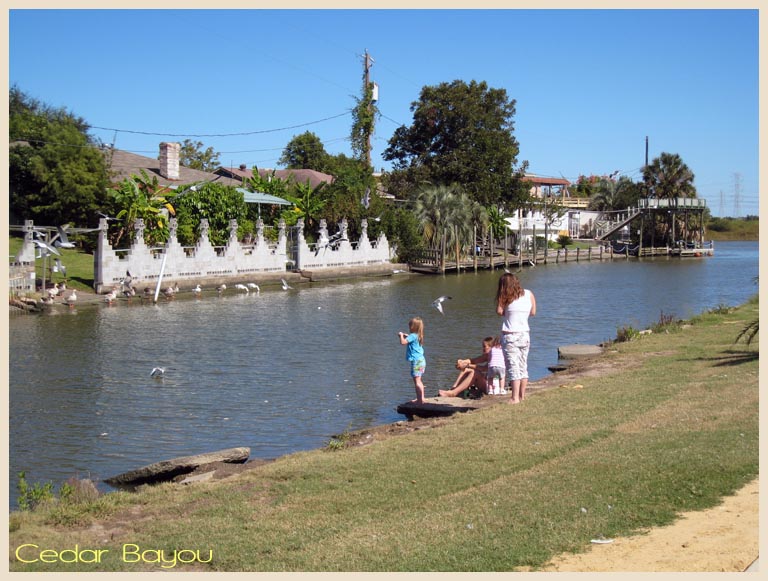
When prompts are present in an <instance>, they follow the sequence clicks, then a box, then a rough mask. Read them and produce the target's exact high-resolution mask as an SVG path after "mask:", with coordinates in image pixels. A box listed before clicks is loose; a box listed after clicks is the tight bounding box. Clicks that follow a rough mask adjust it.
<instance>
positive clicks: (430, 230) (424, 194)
mask: <svg viewBox="0 0 768 581" xmlns="http://www.w3.org/2000/svg"><path fill="white" fill-rule="evenodd" d="M414 214H415V215H416V218H417V219H418V221H419V224H420V226H421V230H422V235H423V237H424V241H425V242H426V244H427V245H429V246H430V247H432V248H433V249H439V250H440V251H441V256H442V260H443V262H442V264H441V269H442V270H445V252H444V248H445V246H447V245H450V246H452V247H453V250H454V255H455V258H456V266H457V269H458V267H459V264H460V260H461V248H462V246H464V245H466V244H469V243H470V242H471V243H473V244H474V227H475V226H480V227H484V226H485V224H486V223H487V215H486V212H485V209H484V208H483V207H482V206H481V205H480V204H478V203H477V202H475V201H473V200H472V199H470V197H469V196H468V195H467V194H466V193H464V192H463V191H462V190H461V187H460V186H458V185H456V184H452V185H450V186H446V185H439V186H433V185H429V186H426V187H423V188H422V189H421V190H419V192H418V193H417V195H416V201H415V204H414Z"/></svg>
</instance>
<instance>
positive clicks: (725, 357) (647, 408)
mask: <svg viewBox="0 0 768 581" xmlns="http://www.w3.org/2000/svg"><path fill="white" fill-rule="evenodd" d="M757 312H758V304H757V302H756V299H755V300H754V301H751V302H749V303H747V304H746V305H743V306H742V307H739V308H737V309H730V310H725V309H718V310H717V312H710V313H703V314H702V315H699V316H697V317H696V318H695V319H694V320H692V321H691V322H690V323H691V324H690V325H679V324H675V325H670V326H669V327H668V328H666V329H657V331H656V332H654V333H653V334H651V335H644V336H640V337H637V338H635V339H633V340H630V341H627V342H624V343H617V344H614V345H613V346H612V347H611V349H610V350H609V353H608V354H607V355H606V358H607V360H608V361H612V362H614V363H615V364H616V365H615V366H614V371H611V372H608V373H606V374H603V375H601V376H598V377H590V376H584V377H581V378H579V383H580V384H582V385H583V389H572V388H570V387H561V388H556V389H553V390H549V391H545V392H541V393H538V394H536V395H533V396H532V397H529V398H528V399H527V400H526V401H525V402H524V403H523V404H522V405H517V406H509V405H497V406H491V407H490V408H486V409H484V410H482V411H478V412H473V413H468V414H458V415H457V416H454V417H453V418H451V419H449V420H447V421H446V420H442V421H441V423H442V424H443V425H441V426H440V427H437V428H432V429H424V430H417V431H414V432H412V433H410V434H408V435H401V436H398V437H394V438H390V439H387V440H384V441H379V442H376V443H373V444H369V445H367V446H363V447H354V448H349V447H348V448H343V449H334V450H329V449H321V450H316V451H311V452H302V453H297V454H293V455H290V456H286V457H283V458H280V459H278V460H277V461H275V462H273V463H270V464H266V465H264V466H262V467H260V468H258V469H255V470H252V471H249V472H245V473H243V474H241V475H239V476H238V477H236V478H232V479H229V480H224V481H220V482H215V483H207V484H200V485H197V486H192V487H188V488H186V487H185V488H182V487H179V486H177V485H170V484H169V485H160V486H155V487H151V488H146V489H145V490H144V491H143V492H141V493H139V494H135V495H126V494H125V493H121V494H120V495H118V496H117V498H118V499H119V501H116V502H112V503H105V504H102V505H100V507H99V511H95V512H88V510H87V509H86V508H85V507H87V506H89V505H88V504H86V505H84V507H83V508H77V509H71V511H75V512H76V515H73V514H68V515H67V516H66V518H63V517H62V514H61V509H60V508H59V512H58V513H57V512H56V510H55V509H56V505H53V506H51V507H48V508H44V509H40V510H38V511H36V512H33V513H25V514H23V515H12V516H13V518H12V522H14V523H15V525H14V528H15V530H14V531H13V532H12V533H11V535H10V541H11V543H10V544H11V547H12V548H13V547H16V546H18V545H19V544H21V543H29V542H36V543H37V544H39V545H40V546H41V547H42V546H45V547H46V548H67V547H71V546H73V544H74V543H75V542H79V543H80V545H81V547H83V546H84V547H101V548H109V549H111V551H112V552H111V553H110V554H108V555H107V556H106V558H105V562H104V563H102V564H100V565H98V566H96V565H86V564H79V565H78V564H72V565H63V564H61V563H58V564H49V565H45V564H39V563H38V564H27V565H24V564H21V563H18V562H16V561H15V560H14V559H13V557H12V558H11V563H10V567H11V570H14V571H44V570H47V571H95V570H98V571H105V570H117V571H121V570H122V571H127V570H160V565H159V564H156V563H146V562H145V563H138V564H136V563H125V562H123V561H122V559H121V557H120V547H121V546H122V544H123V543H134V544H137V545H139V546H140V547H142V548H147V549H160V548H162V549H165V550H166V551H172V550H174V549H175V550H178V551H181V550H201V551H203V552H204V553H205V554H207V551H209V550H213V552H214V553H213V555H214V556H213V562H212V563H211V564H200V563H198V564H194V565H186V566H184V567H182V566H177V567H176V568H175V569H176V570H201V571H209V570H217V571H514V570H516V569H517V570H520V569H526V568H528V567H531V568H533V569H536V568H538V567H541V566H543V565H544V564H546V563H547V561H548V560H550V559H551V558H552V557H553V556H555V555H558V554H560V553H563V552H568V551H571V552H579V551H583V550H585V549H586V548H587V547H589V546H590V543H589V542H590V539H592V538H595V537H597V536H600V535H603V536H605V537H615V536H620V535H629V534H632V533H637V532H638V531H640V530H642V529H644V528H646V527H652V526H660V525H665V524H669V523H670V522H672V521H673V520H674V519H675V518H676V516H677V515H678V514H679V513H680V512H681V511H689V510H701V509H705V508H709V507H712V506H714V505H716V504H717V503H718V502H719V500H720V499H721V498H722V497H723V496H725V495H730V494H732V493H734V492H735V491H736V490H738V489H739V488H740V487H742V486H743V485H744V484H746V483H747V482H749V481H751V480H752V479H754V478H755V477H756V476H757V474H758V443H759V441H758V362H759V361H758V356H759V351H758V344H757V342H753V344H752V345H751V346H745V345H743V344H736V343H734V340H735V337H736V336H737V334H738V332H739V331H740V330H741V329H742V328H743V327H744V326H745V325H746V324H748V322H749V321H751V320H753V319H754V318H756V317H757ZM667 331H668V332H667ZM107 496H108V497H109V496H111V495H107ZM102 502H103V503H104V502H105V501H103V500H102ZM71 511H70V512H71ZM95 514H96V515H98V517H97V516H94V515H95ZM94 522H96V523H98V524H100V525H101V526H103V527H104V528H103V529H102V530H108V531H110V530H111V531H113V532H112V536H111V537H109V538H108V539H106V540H104V538H105V536H106V535H105V534H104V533H102V532H98V531H96V532H93V531H94V529H93V527H91V526H90V525H91V524H92V523H94ZM72 523H78V524H77V525H75V524H72ZM89 527H90V528H89ZM150 557H151V555H150Z"/></svg>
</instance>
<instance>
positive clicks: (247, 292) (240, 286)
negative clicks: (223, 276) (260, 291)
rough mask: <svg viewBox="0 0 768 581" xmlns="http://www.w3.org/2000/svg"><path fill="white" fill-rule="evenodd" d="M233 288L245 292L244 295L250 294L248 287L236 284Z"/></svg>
mask: <svg viewBox="0 0 768 581" xmlns="http://www.w3.org/2000/svg"><path fill="white" fill-rule="evenodd" d="M235 288H236V289H238V290H243V291H245V294H250V292H251V291H249V290H248V287H247V286H245V285H244V284H240V283H237V284H236V285H235Z"/></svg>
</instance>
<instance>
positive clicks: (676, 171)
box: [643, 153, 696, 199]
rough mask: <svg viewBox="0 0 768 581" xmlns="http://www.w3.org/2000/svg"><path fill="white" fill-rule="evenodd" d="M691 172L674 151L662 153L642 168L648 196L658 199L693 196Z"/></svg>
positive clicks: (693, 188)
mask: <svg viewBox="0 0 768 581" xmlns="http://www.w3.org/2000/svg"><path fill="white" fill-rule="evenodd" d="M693 178H694V175H693V172H692V171H691V170H690V169H689V168H688V166H687V165H685V164H684V163H683V160H682V158H681V157H680V156H679V155H678V154H676V153H662V154H661V155H660V156H659V157H657V158H656V159H654V160H653V162H651V165H648V166H645V168H643V180H644V181H645V184H646V186H647V187H648V193H649V197H651V196H652V197H655V198H659V199H663V198H666V199H672V198H695V197H696V188H695V187H694V186H693Z"/></svg>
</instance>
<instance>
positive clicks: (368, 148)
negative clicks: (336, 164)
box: [363, 48, 374, 167]
mask: <svg viewBox="0 0 768 581" xmlns="http://www.w3.org/2000/svg"><path fill="white" fill-rule="evenodd" d="M373 63H374V60H373V58H372V57H371V55H369V54H368V49H367V48H366V49H365V60H364V62H363V66H364V73H365V95H366V98H367V95H368V91H369V89H370V88H371V66H372V65H373ZM367 107H368V114H369V115H372V114H373V111H372V109H373V102H372V99H368V103H367ZM371 133H372V132H370V131H369V132H368V135H367V136H366V140H367V141H366V148H365V161H366V163H367V164H368V167H371Z"/></svg>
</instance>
